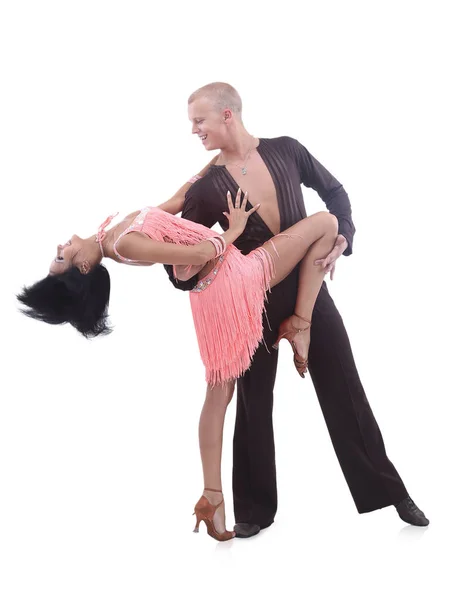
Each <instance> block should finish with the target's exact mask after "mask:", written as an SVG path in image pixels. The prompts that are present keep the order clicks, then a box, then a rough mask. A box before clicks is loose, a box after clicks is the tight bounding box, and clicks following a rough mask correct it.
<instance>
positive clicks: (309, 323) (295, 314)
mask: <svg viewBox="0 0 459 600" xmlns="http://www.w3.org/2000/svg"><path fill="white" fill-rule="evenodd" d="M293 315H294V316H295V317H298V319H301V320H302V321H305V322H306V323H307V324H308V325H309V327H310V326H311V321H310V320H309V319H306V318H305V317H302V316H301V315H298V314H297V313H293ZM305 329H308V328H307V327H306V328H305ZM300 331H304V329H300Z"/></svg>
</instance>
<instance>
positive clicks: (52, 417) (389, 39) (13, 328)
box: [0, 0, 459, 600]
mask: <svg viewBox="0 0 459 600" xmlns="http://www.w3.org/2000/svg"><path fill="white" fill-rule="evenodd" d="M155 4H156V5H155ZM453 5H454V3H453V2H441V1H440V2H438V1H437V2H435V3H434V2H422V1H421V2H419V1H418V2H403V1H398V2H384V3H383V2H368V1H367V2H363V1H362V2H340V3H338V2H337V3H331V2H324V1H322V2H305V1H301V2H300V1H298V2H292V1H287V0H284V1H283V2H281V3H272V2H249V1H248V0H246V2H239V1H232V2H229V3H223V2H215V1H212V2H207V1H198V2H190V3H188V4H185V3H184V4H183V5H180V4H178V3H175V2H166V3H153V2H137V1H134V0H130V1H129V2H118V1H112V2H102V1H94V0H93V1H91V2H86V1H79V2H69V1H60V2H57V1H56V2H50V1H41V2H21V1H14V2H13V1H8V0H7V1H4V2H2V4H1V12H0V52H1V56H0V59H1V72H0V77H1V87H2V90H1V95H0V109H1V112H0V119H1V132H0V138H1V139H0V144H1V156H0V159H1V162H0V168H1V180H0V186H1V190H0V192H1V206H2V248H1V259H2V278H1V286H2V288H1V289H2V293H1V299H0V301H1V313H0V315H1V317H0V318H1V319H2V323H1V332H2V338H1V349H2V357H3V358H2V365H1V373H2V376H1V414H0V418H1V422H0V569H1V572H0V596H1V598H2V600H16V599H21V600H22V599H33V600H35V599H36V598H46V599H47V600H52V599H59V600H62V599H65V600H71V599H72V600H73V599H78V600H79V599H82V598H84V599H85V600H89V599H91V600H92V599H97V600H101V599H105V598H107V599H110V600H114V599H118V598H119V599H129V600H131V599H134V598H135V599H136V600H143V599H146V598H153V597H154V598H178V597H187V598H205V597H211V596H212V597H219V598H229V597H233V596H235V597H238V598H255V597H267V596H272V597H278V596H279V595H280V594H283V596H284V597H288V598H303V597H310V598H314V599H319V598H335V597H344V598H351V597H352V598H354V599H360V598H368V597H371V598H374V599H377V598H383V597H384V598H386V597H387V596H388V595H390V597H392V598H405V597H413V598H419V597H422V598H424V597H426V598H427V597H429V598H430V597H433V595H434V594H435V595H436V596H438V597H441V598H445V599H449V598H453V597H457V596H455V594H456V593H457V587H456V589H454V585H455V584H453V574H452V569H453V567H454V564H457V562H456V561H457V539H458V517H457V514H458V509H457V503H458V498H457V495H458V484H457V472H458V469H457V458H458V454H459V453H458V444H457V418H458V416H459V411H458V407H457V402H458V390H457V384H456V372H457V369H458V367H457V358H458V352H457V334H458V326H457V319H456V315H457V293H456V292H455V289H456V288H457V281H456V280H457V275H456V271H457V260H456V255H457V235H456V230H457V221H458V216H459V215H458V208H457V203H458V189H457V171H458V167H457V165H458V153H457V139H458V137H457V136H458V127H457V126H458V122H457V106H458V95H457V91H456V89H455V84H456V82H457V62H456V61H455V60H454V59H453V57H454V55H455V54H456V55H457V51H458V48H457V47H455V46H457V44H456V39H457V28H456V25H455V21H454V19H453ZM211 81H227V82H229V83H231V84H232V85H234V86H235V87H236V88H237V89H238V90H239V92H240V93H241V95H242V98H243V103H244V111H243V114H244V122H245V124H246V126H247V128H248V129H249V131H250V132H251V133H253V134H254V135H258V136H262V137H275V136H278V135H291V136H293V137H295V138H297V139H298V140H300V141H301V142H302V143H303V144H304V145H305V146H306V147H307V148H308V149H309V150H310V151H311V153H312V154H314V155H315V156H316V157H317V158H318V159H319V160H320V161H321V162H322V163H323V164H324V165H325V166H326V167H327V168H328V169H329V170H330V171H331V172H332V173H333V174H334V175H335V176H336V177H337V178H338V179H339V180H340V181H342V183H343V184H344V186H345V188H346V190H347V191H348V193H349V196H350V198H351V202H352V206H353V215H354V220H355V224H356V227H357V234H356V237H355V246H354V255H353V256H352V257H350V258H345V257H343V258H341V259H340V260H339V262H338V265H337V271H336V279H335V281H334V282H333V283H332V284H330V291H331V293H332V295H333V297H334V299H335V301H336V303H337V305H338V308H339V310H340V312H341V314H342V315H343V318H344V321H345V324H346V327H347V330H348V333H349V335H350V338H351V343H352V346H353V350H354V354H355V358H356V362H357V365H358V369H359V373H360V375H361V378H362V381H363V384H364V386H365V389H366V392H367V395H368V398H369V400H370V403H371V405H372V408H373V411H374V413H375V415H376V417H377V420H378V423H379V425H380V427H381V429H382V432H383V435H384V439H385V442H386V447H387V450H388V454H389V456H390V458H391V459H392V460H393V462H394V463H395V465H396V467H397V469H398V470H399V472H400V474H401V475H402V477H403V479H404V481H405V483H406V485H407V487H408V489H409V491H410V493H411V495H412V496H413V498H414V500H415V501H416V502H417V503H418V504H419V505H420V507H421V508H422V509H423V510H424V511H425V512H426V514H427V516H428V517H429V518H430V519H431V521H432V524H431V526H430V527H429V528H428V529H427V530H425V529H423V530H421V529H416V528H412V527H409V526H405V525H404V524H403V523H402V521H400V520H399V519H398V517H397V515H396V513H395V510H394V509H393V508H387V509H385V510H381V511H377V512H375V513H372V514H367V515H361V516H359V515H358V514H357V512H356V510H355V508H354V504H353V502H352V499H351V496H350V494H349V492H348V489H347V486H346V484H345V481H344V478H343V477H342V474H341V471H340V468H339V466H338V462H337V460H336V458H335V455H334V452H333V449H332V446H331V443H330V441H329V438H328V434H327V431H326V428H325V424H324V421H323V419H322V416H321V413H320V409H319V405H318V403H317V400H316V397H315V394H314V390H313V387H312V385H311V383H310V381H309V379H307V380H306V381H303V380H301V379H300V378H299V377H298V376H297V375H296V373H295V372H294V370H293V367H292V364H291V355H290V349H289V347H288V345H287V344H285V346H283V347H282V345H281V349H282V351H281V357H280V366H279V372H278V379H277V385H276V398H275V415H274V417H275V434H276V443H277V446H276V449H277V456H276V458H277V469H278V487H279V511H278V515H277V518H276V522H275V524H274V525H273V526H272V527H271V528H269V529H268V530H266V531H264V532H262V533H261V534H260V535H258V536H256V537H255V538H252V539H251V540H234V541H232V542H229V543H226V544H218V543H217V542H214V541H213V540H212V539H211V538H209V537H208V536H206V535H205V533H204V531H205V529H204V526H201V534H200V535H198V536H196V535H193V534H192V533H191V531H192V529H193V526H194V519H193V517H192V516H191V513H192V512H193V506H194V504H195V502H196V501H197V500H198V498H199V496H200V493H201V490H202V480H201V466H200V460H199V451H198V440H197V423H198V418H199V413H200V409H201V405H202V401H203V395H204V390H205V384H204V372H203V367H202V365H201V362H200V358H199V354H198V349H197V343H196V340H195V336H194V330H193V324H192V318H191V313H190V309H189V304H188V296H187V294H184V293H181V292H179V291H176V290H174V289H173V287H172V286H171V285H170V284H169V282H168V280H167V277H166V275H165V273H164V271H163V269H162V268H160V267H154V268H151V269H130V268H127V267H126V266H121V265H116V264H114V265H109V267H110V273H111V276H112V300H111V306H110V313H111V317H112V322H113V324H114V325H115V326H116V327H115V332H114V333H113V334H112V335H111V336H108V337H107V338H104V339H96V340H94V341H92V342H88V341H86V340H84V339H83V338H80V337H78V335H77V334H76V332H75V331H74V330H72V329H71V328H70V327H69V326H66V327H61V328H58V327H50V326H47V325H44V324H42V323H38V322H33V321H31V320H28V319H26V318H25V317H22V316H21V315H20V314H19V313H18V311H17V304H16V301H15V294H16V293H17V292H18V291H19V290H20V288H21V286H22V285H23V284H30V283H32V282H34V281H35V280H36V279H38V278H40V277H42V276H44V275H45V274H46V269H47V266H48V263H49V261H50V259H51V258H52V257H53V256H54V250H55V247H56V245H57V244H58V243H60V242H65V240H67V239H68V237H69V236H70V235H71V234H73V233H78V234H79V235H82V236H89V235H90V234H92V233H93V232H95V230H96V228H97V226H98V225H99V223H100V222H101V221H103V219H104V218H105V217H106V215H107V214H109V213H110V212H112V211H116V210H119V211H120V213H121V214H125V213H127V212H130V211H132V210H136V209H139V208H142V207H143V206H145V205H147V204H152V205H156V204H160V203H161V202H163V201H165V200H166V199H168V198H169V197H170V196H171V195H172V194H173V193H174V192H175V190H176V189H177V188H178V187H180V185H181V184H182V183H183V182H184V181H186V180H187V179H188V178H189V177H190V176H191V175H193V174H194V173H195V172H197V171H198V170H199V169H200V168H201V167H202V166H203V165H204V164H205V163H206V162H207V161H208V160H210V158H211V155H209V154H206V152H205V151H204V150H203V148H202V147H201V146H200V142H199V141H198V140H197V139H194V138H193V137H192V136H191V135H190V132H191V127H190V124H189V122H188V120H187V98H188V95H189V94H190V93H191V92H193V91H194V90H195V89H196V88H198V87H200V86H201V85H204V84H206V83H209V82H211ZM305 201H306V206H307V210H308V213H309V214H311V213H313V212H315V211H317V210H320V209H322V207H323V205H322V203H321V201H320V199H319V198H318V197H317V196H316V195H315V194H314V193H312V192H311V191H309V190H305ZM234 416H235V403H232V404H231V405H230V408H229V413H228V418H227V422H226V427H225V445H224V462H223V474H224V491H225V493H226V499H227V517H228V525H233V522H234V521H233V515H232V498H231V445H232V432H233V426H234ZM454 556H456V558H454ZM160 590H161V591H160Z"/></svg>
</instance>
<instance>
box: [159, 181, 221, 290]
mask: <svg viewBox="0 0 459 600" xmlns="http://www.w3.org/2000/svg"><path fill="white" fill-rule="evenodd" d="M211 186H212V184H211V183H210V182H206V181H201V180H200V181H198V182H197V183H195V184H194V185H192V186H191V187H190V189H189V190H188V191H187V192H186V194H185V201H184V204H183V210H182V218H183V219H188V220H189V221H194V222H195V223H200V224H201V225H205V226H206V227H209V228H210V227H213V226H214V225H215V223H217V221H218V217H219V215H218V214H217V213H216V212H215V208H214V205H213V203H212V197H211V195H213V193H214V190H213V189H210V190H209V191H210V194H209V193H206V187H209V188H210V187H211ZM164 268H165V269H166V272H167V274H168V275H169V279H170V281H171V282H172V284H173V285H174V287H176V288H177V289H179V290H182V291H184V292H185V291H189V290H191V289H193V288H194V286H195V285H196V284H197V282H198V276H197V274H196V275H194V276H193V277H190V278H189V279H187V280H179V279H177V278H176V277H175V275H174V269H173V267H172V266H171V265H164ZM193 270H194V269H193ZM199 270H200V269H199ZM176 271H177V272H180V273H183V272H185V270H184V269H176Z"/></svg>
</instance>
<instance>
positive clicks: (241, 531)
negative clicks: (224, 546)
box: [234, 523, 260, 538]
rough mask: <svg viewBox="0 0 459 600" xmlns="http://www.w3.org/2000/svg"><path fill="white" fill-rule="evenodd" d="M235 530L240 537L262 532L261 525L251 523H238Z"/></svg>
mask: <svg viewBox="0 0 459 600" xmlns="http://www.w3.org/2000/svg"><path fill="white" fill-rule="evenodd" d="M234 531H235V532H236V537H238V538H249V537H252V536H253V535H257V533H259V532H260V526H259V525H253V524H251V523H236V525H235V526H234Z"/></svg>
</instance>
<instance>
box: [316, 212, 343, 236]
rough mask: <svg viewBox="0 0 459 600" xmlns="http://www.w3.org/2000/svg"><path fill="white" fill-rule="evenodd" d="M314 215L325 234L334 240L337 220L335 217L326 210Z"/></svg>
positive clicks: (336, 232) (336, 233)
mask: <svg viewBox="0 0 459 600" xmlns="http://www.w3.org/2000/svg"><path fill="white" fill-rule="evenodd" d="M316 214H317V216H318V217H319V218H320V220H321V223H322V225H323V227H324V229H325V233H326V234H327V235H330V236H333V237H335V238H336V236H337V235H338V219H337V218H336V217H335V215H332V214H331V213H329V212H328V211H326V210H322V211H320V212H318V213H316Z"/></svg>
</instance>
